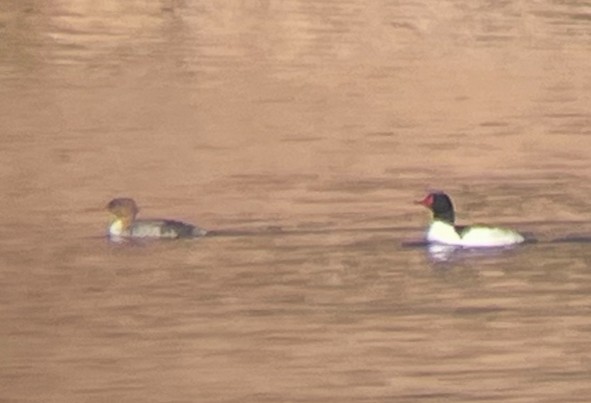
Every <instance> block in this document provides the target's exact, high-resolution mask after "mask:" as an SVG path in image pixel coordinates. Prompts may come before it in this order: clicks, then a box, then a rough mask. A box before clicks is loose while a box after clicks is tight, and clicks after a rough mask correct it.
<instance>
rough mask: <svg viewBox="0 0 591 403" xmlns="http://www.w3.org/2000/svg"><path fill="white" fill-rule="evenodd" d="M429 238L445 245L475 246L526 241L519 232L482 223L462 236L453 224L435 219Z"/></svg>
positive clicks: (492, 245) (512, 243)
mask: <svg viewBox="0 0 591 403" xmlns="http://www.w3.org/2000/svg"><path fill="white" fill-rule="evenodd" d="M427 240H428V241H429V242H434V243H441V244H445V245H454V246H465V247H473V248H485V247H495V246H507V245H515V244H518V243H521V242H523V241H525V239H524V238H523V236H522V235H521V234H519V233H518V232H515V231H512V230H509V229H505V228H494V227H486V226H480V225H478V226H474V227H470V228H468V229H466V231H465V232H464V233H463V234H462V236H461V237H460V235H459V234H458V233H457V232H456V230H455V228H454V227H453V225H450V224H448V223H445V222H442V221H433V223H432V224H431V226H430V227H429V230H428V232H427Z"/></svg>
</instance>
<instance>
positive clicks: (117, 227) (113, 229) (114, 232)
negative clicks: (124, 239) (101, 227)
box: [109, 220, 125, 236]
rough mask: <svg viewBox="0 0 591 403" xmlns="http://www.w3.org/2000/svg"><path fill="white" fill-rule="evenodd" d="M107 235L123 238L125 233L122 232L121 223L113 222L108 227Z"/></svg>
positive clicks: (118, 221) (119, 221)
mask: <svg viewBox="0 0 591 403" xmlns="http://www.w3.org/2000/svg"><path fill="white" fill-rule="evenodd" d="M109 235H111V236H124V235H125V231H124V230H123V222H122V221H121V220H115V221H113V223H112V224H111V226H110V227H109Z"/></svg>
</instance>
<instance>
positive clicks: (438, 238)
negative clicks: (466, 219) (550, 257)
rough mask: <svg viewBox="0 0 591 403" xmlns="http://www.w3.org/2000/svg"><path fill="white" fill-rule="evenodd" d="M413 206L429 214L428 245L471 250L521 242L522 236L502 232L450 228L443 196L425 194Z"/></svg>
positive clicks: (448, 204)
mask: <svg viewBox="0 0 591 403" xmlns="http://www.w3.org/2000/svg"><path fill="white" fill-rule="evenodd" d="M416 203H417V204H422V205H423V206H425V207H427V208H428V209H429V210H431V211H432V212H433V222H432V223H431V225H430V226H429V229H428V231H427V241H429V242H431V243H436V244H444V245H453V246H464V247H471V248H472V247H494V246H508V245H515V244H518V243H522V242H523V241H525V238H524V237H523V235H521V234H520V233H518V232H516V231H513V230H510V229H506V228H498V227H489V226H484V225H471V226H457V225H454V222H455V214H454V208H453V204H452V203H451V199H450V198H449V196H448V195H446V194H445V193H443V192H435V193H429V194H428V195H427V197H425V198H424V199H423V200H421V201H418V202H416Z"/></svg>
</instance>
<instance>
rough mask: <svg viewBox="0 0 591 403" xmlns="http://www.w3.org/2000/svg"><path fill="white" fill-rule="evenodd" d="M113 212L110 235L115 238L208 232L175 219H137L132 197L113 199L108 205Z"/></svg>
mask: <svg viewBox="0 0 591 403" xmlns="http://www.w3.org/2000/svg"><path fill="white" fill-rule="evenodd" d="M107 210H108V211H109V212H110V213H111V214H112V216H113V218H112V220H111V225H110V226H109V235H110V236H111V237H114V238H169V239H170V238H194V237H199V236H203V235H205V234H206V232H207V231H205V230H204V229H202V228H199V227H196V226H194V225H191V224H185V223H183V222H180V221H173V220H158V219H156V220H136V219H135V216H136V215H137V213H138V212H139V209H138V207H137V204H135V201H134V200H133V199H130V198H126V197H124V198H118V199H113V200H111V201H110V202H109V204H108V205H107Z"/></svg>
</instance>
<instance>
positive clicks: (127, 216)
mask: <svg viewBox="0 0 591 403" xmlns="http://www.w3.org/2000/svg"><path fill="white" fill-rule="evenodd" d="M107 210H108V211H109V213H111V214H112V215H113V221H121V223H122V224H123V227H125V228H126V227H127V226H129V225H130V224H131V223H132V222H133V220H135V216H136V215H137V213H138V212H139V211H140V210H139V209H138V207H137V204H135V201H134V200H133V199H130V198H128V197H121V198H117V199H113V200H111V201H110V202H109V204H107Z"/></svg>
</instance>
